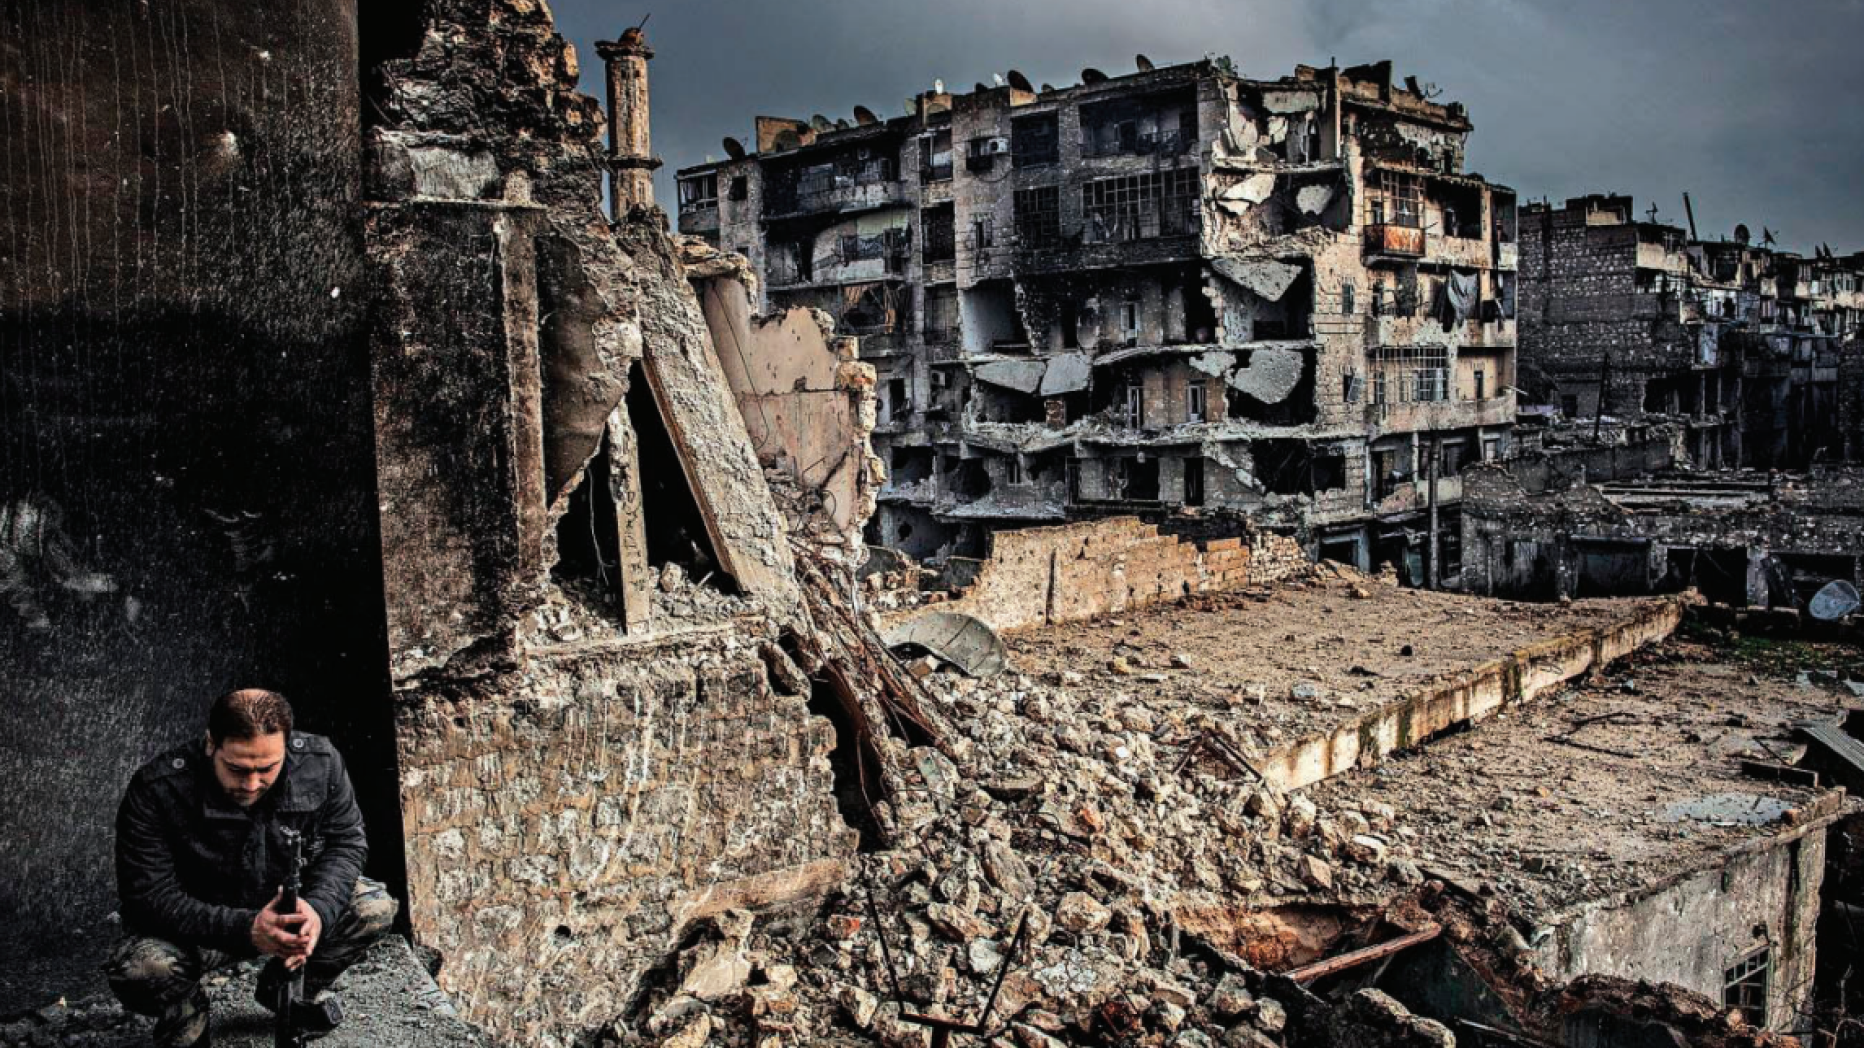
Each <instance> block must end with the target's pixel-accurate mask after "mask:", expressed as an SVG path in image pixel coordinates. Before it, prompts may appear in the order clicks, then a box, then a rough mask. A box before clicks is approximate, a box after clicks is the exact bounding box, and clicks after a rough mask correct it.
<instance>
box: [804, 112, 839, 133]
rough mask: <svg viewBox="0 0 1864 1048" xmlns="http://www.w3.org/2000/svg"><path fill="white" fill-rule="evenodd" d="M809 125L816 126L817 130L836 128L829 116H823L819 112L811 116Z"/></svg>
mask: <svg viewBox="0 0 1864 1048" xmlns="http://www.w3.org/2000/svg"><path fill="white" fill-rule="evenodd" d="M809 126H810V127H813V128H815V129H816V130H817V131H833V130H835V125H834V124H831V123H829V122H828V117H825V116H823V115H822V114H821V113H817V114H816V115H814V116H812V117H810V118H809Z"/></svg>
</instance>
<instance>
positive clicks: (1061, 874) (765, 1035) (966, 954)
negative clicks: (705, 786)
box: [631, 673, 1450, 1048]
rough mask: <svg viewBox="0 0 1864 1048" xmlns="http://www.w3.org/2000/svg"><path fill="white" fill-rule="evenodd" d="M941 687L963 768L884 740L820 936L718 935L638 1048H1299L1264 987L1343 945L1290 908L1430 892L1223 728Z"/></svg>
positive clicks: (1121, 698) (1392, 850)
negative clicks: (1267, 777) (1250, 764)
mask: <svg viewBox="0 0 1864 1048" xmlns="http://www.w3.org/2000/svg"><path fill="white" fill-rule="evenodd" d="M925 683H926V684H927V685H928V686H929V687H930V689H931V691H932V693H933V694H934V695H935V696H936V698H937V700H938V701H939V702H940V703H941V704H942V705H943V706H944V711H943V712H944V714H945V716H944V717H942V718H941V720H942V721H943V722H945V723H947V724H950V725H952V726H953V734H952V736H951V737H950V738H949V739H948V740H947V747H946V748H947V749H948V750H949V751H950V752H949V755H948V754H947V753H945V752H941V751H940V750H939V749H937V748H934V747H930V746H920V747H912V748H905V747H903V746H902V745H901V744H900V743H899V742H898V741H897V740H890V739H889V740H882V742H883V745H884V746H886V747H887V748H888V749H889V755H890V757H891V758H892V762H893V763H894V764H895V765H896V766H897V767H899V768H901V769H903V771H902V772H901V775H900V778H901V785H900V786H899V788H898V789H897V790H896V793H895V796H894V797H893V798H892V799H890V800H887V801H882V802H879V803H878V804H877V805H876V809H877V811H876V814H877V815H878V816H879V817H880V821H881V822H882V824H883V825H886V826H888V827H890V829H891V834H890V844H891V846H890V847H889V848H888V850H885V851H880V852H875V853H870V854H867V855H864V856H861V857H860V858H859V860H858V861H859V870H858V872H857V873H855V874H854V875H853V876H851V877H850V878H849V880H848V881H847V882H846V884H845V885H844V887H843V890H842V892H841V893H840V894H838V895H836V896H834V897H831V898H830V899H829V900H828V903H827V905H826V908H825V910H824V911H823V913H822V915H821V916H820V919H819V920H811V919H800V920H796V921H785V920H776V921H770V920H766V921H764V922H763V923H760V924H758V925H756V926H755V927H754V926H753V922H752V921H751V919H750V918H749V916H748V915H743V914H734V915H727V916H725V917H722V918H719V919H717V920H714V921H712V922H711V923H710V924H709V926H708V927H707V929H706V931H705V933H704V934H703V935H702V936H701V937H700V941H699V942H698V943H697V944H696V945H693V946H692V947H690V948H689V949H687V950H686V951H685V952H684V953H683V954H682V955H681V957H680V958H679V961H678V964H677V971H676V972H675V973H673V974H672V975H671V976H670V977H669V978H668V979H666V980H664V982H663V984H662V985H661V986H660V987H659V989H658V990H656V991H654V992H652V993H650V994H649V999H647V1000H644V1001H643V1002H641V1003H642V1008H641V1016H640V1017H641V1018H642V1019H643V1021H642V1022H641V1024H640V1025H639V1027H638V1028H637V1029H636V1032H635V1033H634V1034H632V1035H631V1036H633V1037H640V1036H642V1035H643V1034H645V1035H647V1036H648V1037H651V1038H664V1039H665V1041H664V1043H669V1044H693V1045H697V1044H702V1043H706V1038H707V1037H708V1036H709V1037H712V1038H713V1042H712V1043H730V1044H756V1045H759V1046H769V1045H775V1044H828V1043H836V1041H837V1040H838V1039H840V1040H845V1041H846V1042H847V1043H871V1041H872V1040H875V1039H877V1040H878V1041H879V1042H880V1043H882V1044H887V1045H894V1046H914V1045H921V1046H922V1045H929V1044H930V1043H931V1036H932V1033H931V1030H930V1029H929V1028H928V1027H926V1026H924V1025H916V1024H914V1023H913V1022H912V1021H911V1020H910V1019H908V1018H907V1016H908V1015H911V1014H922V1015H933V1016H940V1017H943V1018H946V1019H951V1020H957V1021H967V1022H978V1021H980V1020H981V1021H982V1023H983V1025H984V1026H985V1027H986V1028H988V1029H991V1030H996V1029H998V1028H1003V1029H1004V1031H1005V1034H1006V1036H1008V1037H1011V1038H1013V1039H1014V1042H1015V1043H1018V1044H1022V1045H1025V1046H1031V1048H1034V1046H1045V1045H1051V1044H1064V1043H1103V1042H1111V1041H1118V1042H1120V1043H1134V1044H1160V1045H1162V1044H1178V1045H1204V1044H1219V1043H1221V1044H1228V1045H1280V1044H1285V1043H1301V1042H1300V1041H1299V1040H1298V1039H1296V1038H1297V1031H1295V1029H1294V1027H1293V1026H1292V1025H1291V1020H1290V1018H1289V1015H1290V1011H1289V1008H1288V1007H1287V1006H1286V1004H1285V1002H1284V1001H1283V1000H1281V999H1279V998H1278V997H1277V996H1275V994H1274V993H1273V992H1271V991H1269V990H1267V989H1266V988H1265V987H1266V982H1267V980H1268V978H1269V976H1268V975H1267V974H1266V973H1265V971H1264V970H1259V969H1266V968H1267V967H1269V966H1271V965H1273V966H1277V967H1289V966H1292V964H1293V963H1304V962H1305V960H1307V959H1312V958H1313V957H1314V956H1317V955H1318V953H1319V952H1320V951H1321V950H1322V949H1324V948H1325V946H1326V945H1328V943H1326V942H1324V941H1322V942H1306V941H1303V940H1304V939H1306V938H1307V937H1309V936H1310V934H1311V935H1322V934H1324V933H1321V932H1314V933H1309V932H1307V931H1305V930H1304V929H1302V928H1300V927H1299V925H1298V924H1297V923H1295V922H1288V923H1286V924H1282V923H1280V922H1279V919H1278V918H1277V917H1275V916H1274V911H1275V910H1276V909H1277V908H1279V907H1282V906H1286V905H1288V904H1290V903H1294V902H1305V903H1311V904H1313V905H1315V906H1321V907H1327V908H1329V909H1337V910H1339V911H1340V912H1341V914H1342V916H1341V917H1340V918H1339V919H1338V920H1337V921H1334V922H1332V926H1333V927H1334V928H1335V934H1336V935H1337V934H1338V929H1343V928H1347V927H1351V926H1353V925H1355V924H1360V925H1367V926H1369V924H1370V923H1372V922H1375V921H1376V920H1377V918H1378V914H1379V909H1380V908H1379V900H1380V899H1381V898H1383V897H1386V896H1389V895H1392V894H1396V893H1401V892H1403V891H1404V890H1405V889H1406V888H1407V887H1408V886H1410V885H1413V884H1416V883H1418V882H1419V881H1421V880H1422V876H1421V874H1420V873H1419V872H1418V869H1417V867H1416V865H1415V864H1414V863H1413V862H1412V861H1411V860H1410V858H1409V857H1408V856H1409V855H1410V846H1409V844H1408V843H1407V836H1406V834H1405V833H1404V831H1403V830H1402V828H1400V827H1398V826H1397V825H1396V824H1395V820H1394V813H1393V811H1392V810H1391V809H1390V808H1389V807H1386V806H1382V805H1381V806H1376V807H1374V809H1373V810H1370V811H1358V810H1334V811H1323V810H1321V809H1319V808H1317V807H1316V806H1315V805H1314V804H1313V803H1312V802H1310V801H1308V800H1306V799H1304V798H1302V797H1298V796H1296V797H1284V796H1279V795H1277V794H1276V793H1275V792H1274V791H1273V790H1271V789H1269V788H1267V787H1265V786H1263V785H1261V784H1260V783H1259V781H1258V780H1256V779H1255V778H1254V777H1253V776H1252V775H1251V774H1250V773H1249V772H1248V770H1247V760H1246V758H1245V757H1242V756H1241V754H1240V752H1239V747H1238V745H1237V744H1236V743H1234V742H1231V741H1227V738H1228V737H1227V734H1226V729H1225V725H1224V723H1223V717H1222V716H1221V712H1220V711H1210V710H1197V709H1192V708H1188V707H1181V708H1177V709H1170V710H1161V709H1158V708H1156V707H1154V706H1153V705H1152V704H1150V703H1149V702H1142V701H1141V700H1139V699H1138V698H1137V697H1136V696H1132V695H1125V694H1117V693H1116V694H1111V695H1105V696H1093V695H1088V694H1085V693H1083V692H1081V691H1077V690H1071V689H1070V688H1069V687H1067V684H1068V683H1069V682H1067V681H1063V680H1055V681H1042V680H1036V679H1032V678H1030V677H1027V676H1024V675H1019V674H1014V673H1009V674H1003V675H1001V676H999V677H997V678H995V679H991V680H988V681H979V680H973V679H970V678H964V677H956V676H952V675H949V674H936V675H934V676H933V677H931V678H929V679H928V680H927V681H926V682H925ZM1352 900H1357V902H1356V904H1355V903H1354V902H1352ZM1323 923H1325V922H1323ZM1244 929H1246V931H1245V930H1244ZM1019 930H1020V931H1021V933H1022V937H1023V941H1022V943H1021V946H1020V947H1017V946H1016V942H1015V940H1016V936H1017V933H1018V931H1019ZM896 976H897V979H898V984H897V988H896V987H895V984H894V979H895V977H896ZM999 982H1000V983H1001V987H1000V989H998V985H999ZM993 990H996V992H997V997H996V1000H995V1003H994V1007H992V1008H991V1009H990V1013H989V1015H988V1016H985V1015H984V1014H983V1013H984V1009H985V1005H986V1003H987V1002H989V1001H990V998H991V994H992V992H993ZM1284 996H1286V993H1285V992H1284ZM1386 1000H1387V1001H1388V1000H1389V999H1386ZM1392 1007H1397V1006H1396V1004H1395V1002H1391V1003H1389V1004H1382V1003H1373V1004H1367V1005H1366V1006H1365V1008H1364V1009H1362V1010H1364V1011H1365V1012H1366V1014H1367V1015H1383V1014H1384V1012H1383V1011H1382V1010H1381V1009H1389V1008H1392ZM1400 1010H1402V1009H1400ZM1317 1021H1318V1020H1317ZM1328 1021H1330V1022H1334V1023H1341V1022H1351V1021H1352V1020H1351V1019H1350V1018H1349V1017H1344V1016H1340V1015H1333V1016H1330V1018H1329V1020H1328ZM1380 1021H1382V1020H1380ZM1418 1022H1420V1023H1423V1022H1424V1021H1422V1020H1419V1021H1418ZM1425 1025H1427V1026H1434V1025H1435V1024H1429V1023H1425ZM1437 1029H1438V1030H1441V1027H1438V1028H1437ZM1442 1033H1443V1039H1442V1040H1440V1041H1395V1042H1393V1041H1378V1042H1376V1043H1450V1042H1449V1041H1448V1033H1447V1031H1442ZM721 1038H722V1040H721ZM1005 1043H1007V1042H1005ZM1313 1043H1318V1042H1313ZM1365 1043H1375V1042H1371V1041H1368V1042H1365Z"/></svg>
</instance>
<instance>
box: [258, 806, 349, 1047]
mask: <svg viewBox="0 0 1864 1048" xmlns="http://www.w3.org/2000/svg"><path fill="white" fill-rule="evenodd" d="M280 832H281V833H282V834H283V835H284V838H285V851H286V858H285V883H284V884H283V885H282V886H281V887H280V888H279V892H278V905H277V906H276V907H275V910H276V912H278V913H281V914H293V913H297V912H298V893H299V892H300V891H302V890H303V888H304V835H303V834H302V833H299V832H298V831H297V830H293V829H289V828H287V829H284V830H281V831H280ZM281 966H282V965H281ZM274 1003H275V1004H276V1008H275V1009H274V1012H275V1015H276V1017H275V1018H274V1020H273V1025H272V1044H273V1046H274V1048H302V1046H303V1045H305V1044H306V1043H308V1042H309V1041H310V1039H311V1035H313V1034H318V1035H321V1034H325V1033H329V1032H330V1031H331V1030H333V1029H335V1028H336V1025H337V1024H338V1023H340V1022H342V1021H343V1009H342V1008H341V1007H340V1006H339V1005H338V1004H337V1002H336V1000H335V999H334V998H332V999H330V1000H327V1001H325V1002H324V1003H322V1004H313V1003H311V1002H309V1001H306V1000H305V999H304V968H303V967H302V966H300V967H298V969H297V970H295V971H293V970H291V969H285V971H284V977H283V978H282V979H280V980H279V981H278V998H277V1000H276V1001H275V1002H274Z"/></svg>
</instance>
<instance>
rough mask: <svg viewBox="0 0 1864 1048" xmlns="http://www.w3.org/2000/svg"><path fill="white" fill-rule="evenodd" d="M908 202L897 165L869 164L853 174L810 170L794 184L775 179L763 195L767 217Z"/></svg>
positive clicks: (885, 163) (788, 216) (852, 209)
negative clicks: (822, 172) (823, 172)
mask: <svg viewBox="0 0 1864 1048" xmlns="http://www.w3.org/2000/svg"><path fill="white" fill-rule="evenodd" d="M906 202H907V194H906V184H905V183H904V182H902V181H901V180H900V173H899V168H898V165H895V164H893V163H890V162H875V163H870V164H868V165H866V166H864V167H862V168H860V169H859V170H857V171H854V172H852V173H839V172H838V173H835V174H832V175H830V174H821V173H817V172H810V173H808V174H806V175H804V176H802V177H801V178H798V179H796V180H795V181H794V182H793V183H790V184H787V185H786V184H783V183H782V182H776V183H774V184H772V185H771V187H770V189H769V191H768V193H767V195H766V196H765V198H764V216H765V217H766V218H792V217H796V216H799V215H814V214H823V213H838V212H853V211H873V210H878V209H880V208H887V207H895V206H899V205H902V204H905V203H906Z"/></svg>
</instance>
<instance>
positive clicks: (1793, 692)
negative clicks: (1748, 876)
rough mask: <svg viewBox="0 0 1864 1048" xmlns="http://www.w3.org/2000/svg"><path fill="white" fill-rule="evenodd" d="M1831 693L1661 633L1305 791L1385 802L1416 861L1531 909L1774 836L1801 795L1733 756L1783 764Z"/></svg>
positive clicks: (1842, 703)
mask: <svg viewBox="0 0 1864 1048" xmlns="http://www.w3.org/2000/svg"><path fill="white" fill-rule="evenodd" d="M1847 699H1848V692H1846V691H1845V689H1844V688H1843V686H1842V685H1832V686H1830V687H1827V686H1821V685H1819V684H1815V683H1812V682H1810V681H1806V682H1802V681H1801V680H1800V679H1798V678H1797V676H1796V675H1787V674H1784V673H1772V674H1770V673H1768V672H1767V671H1766V669H1765V668H1763V667H1761V666H1759V665H1756V664H1755V663H1754V662H1753V660H1751V659H1749V658H1746V657H1744V655H1743V653H1742V652H1741V651H1740V650H1738V649H1731V648H1729V647H1727V646H1723V645H1719V644H1717V645H1710V644H1706V643H1703V642H1702V641H1701V640H1697V639H1688V638H1686V637H1673V638H1672V639H1670V640H1669V641H1666V642H1664V643H1663V644H1661V645H1658V646H1656V647H1653V648H1648V649H1645V650H1643V651H1640V652H1637V653H1635V654H1633V655H1632V656H1630V657H1628V658H1626V659H1624V660H1621V661H1620V662H1618V663H1615V664H1613V666H1612V667H1611V668H1610V670H1609V672H1608V673H1607V674H1606V675H1605V676H1604V677H1602V678H1593V680H1592V681H1590V682H1588V683H1585V684H1582V685H1580V686H1577V687H1569V688H1565V689H1562V690H1560V691H1558V692H1554V693H1550V694H1547V695H1545V696H1543V697H1542V698H1541V699H1539V700H1536V701H1535V702H1532V703H1529V704H1527V705H1525V706H1522V707H1517V708H1515V709H1513V710H1510V711H1507V712H1506V713H1504V714H1503V715H1501V716H1498V717H1497V718H1495V719H1494V720H1491V721H1488V722H1485V723H1483V724H1481V725H1479V726H1477V727H1476V728H1475V729H1474V730H1472V731H1469V732H1467V733H1465V734H1462V735H1459V736H1455V737H1451V738H1445V739H1440V740H1438V741H1436V742H1434V743H1433V744H1431V745H1430V746H1428V747H1425V748H1423V749H1421V750H1414V751H1411V752H1408V753H1404V754H1394V755H1393V757H1392V759H1390V760H1389V761H1388V762H1387V763H1385V764H1383V765H1381V766H1380V767H1378V768H1376V769H1372V770H1370V771H1355V772H1351V773H1349V774H1347V775H1344V776H1341V777H1339V778H1337V779H1334V780H1331V781H1329V782H1327V783H1324V784H1322V785H1319V786H1316V787H1314V788H1313V789H1312V790H1311V791H1309V795H1310V796H1312V797H1313V798H1314V800H1315V801H1316V802H1317V803H1319V804H1322V805H1333V806H1340V805H1347V804H1350V803H1364V802H1365V801H1368V800H1371V801H1383V802H1386V803H1390V804H1393V805H1396V806H1397V807H1398V808H1399V810H1401V811H1403V812H1404V813H1405V821H1406V826H1405V829H1406V830H1407V831H1408V832H1409V833H1411V834H1414V835H1415V836H1414V837H1413V839H1412V843H1413V845H1414V846H1415V847H1416V848H1417V849H1418V861H1419V863H1420V864H1421V865H1424V866H1425V867H1426V868H1427V869H1428V868H1429V867H1430V866H1432V865H1434V866H1436V867H1438V868H1441V869H1444V870H1447V871H1451V872H1453V873H1455V874H1457V875H1458V876H1460V877H1462V878H1467V879H1468V880H1470V881H1484V880H1486V881H1489V882H1490V883H1492V884H1493V885H1494V887H1495V888H1496V889H1497V892H1498V894H1500V895H1501V897H1502V898H1503V899H1504V901H1506V902H1507V903H1508V904H1509V905H1510V906H1512V907H1514V908H1515V909H1516V911H1517V912H1519V913H1521V914H1523V915H1524V916H1529V917H1536V916H1545V915H1548V914H1550V913H1552V912H1554V911H1557V910H1559V909H1561V908H1563V907H1566V906H1569V905H1572V904H1574V903H1576V902H1579V901H1583V900H1587V899H1593V898H1598V897H1601V896H1605V895H1609V894H1612V893H1615V892H1621V891H1627V890H1633V889H1636V888H1640V887H1644V886H1647V885H1651V884H1654V883H1656V882H1658V881H1661V880H1663V879H1664V878H1665V877H1667V876H1670V875H1672V874H1674V873H1677V872H1679V871H1681V870H1684V869H1686V868H1690V867H1697V868H1700V867H1702V866H1704V865H1705V863H1706V862H1707V861H1708V859H1709V857H1710V856H1711V855H1712V854H1713V853H1715V852H1719V851H1722V850H1724V849H1726V848H1728V847H1730V846H1731V845H1734V844H1736V843H1738V842H1740V841H1742V840H1744V839H1747V838H1750V837H1755V836H1759V835H1761V834H1771V833H1777V832H1780V830H1781V829H1782V826H1783V821H1782V820H1787V819H1791V818H1792V817H1793V816H1792V815H1791V814H1789V813H1791V812H1794V811H1795V810H1796V809H1800V808H1802V807H1803V806H1804V805H1806V804H1808V803H1810V802H1811V801H1812V800H1813V799H1814V798H1815V796H1816V794H1815V792H1814V791H1811V790H1807V789H1800V788H1795V787H1791V786H1786V785H1783V784H1781V783H1778V782H1771V781H1766V780H1762V779H1756V778H1752V777H1749V776H1746V775H1744V774H1742V772H1741V770H1740V768H1739V766H1738V761H1739V759H1741V758H1752V759H1756V760H1766V761H1782V760H1784V761H1787V762H1790V761H1791V760H1792V759H1793V758H1794V757H1795V756H1797V754H1798V752H1799V749H1800V747H1801V746H1803V744H1801V743H1796V742H1794V741H1793V739H1792V729H1791V725H1792V724H1793V723H1794V722H1796V721H1803V720H1814V719H1823V720H1826V721H1828V722H1835V721H1836V720H1837V719H1838V718H1839V717H1840V716H1841V715H1842V711H1843V710H1844V708H1845V707H1846V705H1847ZM1850 704H1851V705H1856V700H1850Z"/></svg>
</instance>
